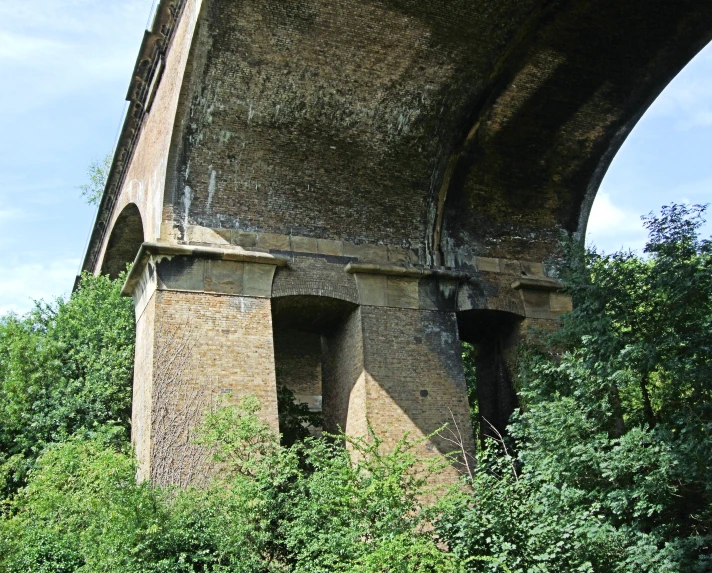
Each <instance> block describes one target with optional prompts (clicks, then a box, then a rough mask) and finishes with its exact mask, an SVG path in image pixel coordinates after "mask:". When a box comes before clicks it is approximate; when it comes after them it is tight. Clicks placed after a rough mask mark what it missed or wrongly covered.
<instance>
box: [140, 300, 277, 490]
mask: <svg viewBox="0 0 712 573" xmlns="http://www.w3.org/2000/svg"><path fill="white" fill-rule="evenodd" d="M154 298H155V301H154V302H153V304H152V305H150V307H152V306H153V307H155V311H154V313H155V319H154V321H155V322H154V325H153V332H152V334H153V338H152V339H151V338H150V337H142V338H141V339H139V340H138V341H137V342H138V345H137V353H139V352H141V353H143V352H146V351H145V350H143V349H142V348H141V347H142V346H143V345H145V344H146V343H148V344H152V345H153V349H152V353H153V362H152V365H151V366H152V370H153V372H152V376H150V375H149V376H150V377H151V378H152V381H151V386H150V391H149V392H145V391H144V394H143V396H144V400H145V399H146V398H145V396H146V394H147V393H150V415H151V425H150V426H151V427H150V429H151V431H150V435H149V436H148V437H147V438H146V436H145V435H144V436H142V440H144V441H145V440H148V444H146V443H143V444H141V451H142V452H146V450H148V452H149V454H148V460H141V461H142V470H143V471H146V472H147V473H146V477H149V476H150V478H151V479H153V480H154V481H156V482H157V483H172V484H180V485H187V484H188V483H192V482H196V481H199V480H200V479H201V478H202V477H205V476H206V475H207V473H208V472H207V468H208V467H209V464H208V461H207V458H206V452H205V451H204V450H203V449H202V448H200V447H197V446H194V445H191V442H190V440H191V430H192V429H193V428H194V427H195V425H196V424H197V423H198V422H199V421H200V420H201V419H202V416H203V415H204V413H205V412H206V411H207V410H208V409H209V408H211V407H215V405H216V404H217V403H218V401H220V400H224V401H226V402H227V403H234V402H235V401H236V400H238V399H239V398H240V397H241V396H244V395H247V394H252V395H255V396H257V397H258V398H259V399H260V401H261V403H262V415H263V416H264V418H265V420H267V421H268V422H269V423H270V424H271V425H272V426H273V427H274V429H275V430H277V429H278V424H277V395H276V377H275V367H274V365H275V359H274V346H273V341H272V314H271V308H270V301H269V300H268V299H260V298H253V297H244V296H225V295H211V294H204V293H186V292H174V291H160V290H159V291H157V292H156V294H155V295H154ZM144 316H145V314H144ZM137 368H139V366H137ZM144 377H145V374H144ZM146 387H148V386H147V385H146ZM145 409H146V406H143V408H142V411H144V412H145ZM137 431H138V430H135V432H137ZM144 455H145V454H144Z"/></svg>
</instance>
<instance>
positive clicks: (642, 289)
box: [0, 206, 712, 573]
mask: <svg viewBox="0 0 712 573" xmlns="http://www.w3.org/2000/svg"><path fill="white" fill-rule="evenodd" d="M703 213H704V209H703V208H701V207H685V206H672V207H667V208H664V209H663V211H662V214H661V215H660V216H658V217H649V218H647V219H646V222H645V224H646V226H647V228H648V230H649V232H650V239H649V241H648V245H647V248H646V254H645V256H643V257H641V256H637V255H634V254H631V253H615V254H613V255H601V254H597V253H595V252H591V251H585V250H583V249H581V248H580V247H579V246H577V245H574V244H571V245H568V246H566V247H565V248H564V249H563V253H562V256H561V258H560V260H559V261H558V268H559V272H560V275H561V278H562V279H563V280H564V281H565V283H566V284H567V288H568V289H569V292H570V293H571V294H572V296H573V298H574V303H575V307H574V308H575V310H574V311H573V312H572V313H570V314H569V315H566V316H564V317H563V319H562V324H561V329H560V331H559V332H557V333H556V334H554V335H552V336H551V337H550V339H549V346H548V348H546V347H541V346H538V347H536V348H529V349H523V351H522V360H521V365H520V366H521V368H520V372H519V375H518V378H517V381H516V384H517V389H518V393H519V402H520V404H521V409H520V411H518V412H516V413H515V415H514V416H513V419H512V420H511V425H510V427H509V438H508V440H511V441H508V442H507V444H506V448H505V444H503V443H500V442H496V441H494V440H490V441H489V444H488V447H486V448H484V449H482V450H481V451H478V452H477V454H476V463H475V464H472V466H471V473H470V474H469V475H467V476H466V477H465V478H463V484H461V485H460V486H459V487H453V488H451V489H447V490H438V492H437V494H436V495H432V493H433V492H431V491H430V490H429V489H428V483H429V482H428V478H429V476H431V475H432V474H434V473H437V472H438V471H439V464H440V461H439V460H431V461H430V462H429V463H426V464H425V466H423V464H422V460H419V459H418V456H417V455H416V448H415V446H414V444H413V443H412V442H411V441H409V439H408V438H407V437H404V439H403V440H402V441H401V442H400V443H399V444H398V446H397V448H396V449H395V451H392V450H386V449H385V448H384V447H383V443H382V442H381V440H380V439H379V437H378V436H376V435H373V434H371V435H369V436H367V437H366V438H364V439H348V438H345V437H344V436H332V437H329V438H324V439H321V438H319V439H317V438H311V437H308V432H307V431H306V429H304V428H303V424H304V423H305V422H306V423H311V422H310V420H308V419H306V418H304V416H306V415H307V414H308V412H307V411H306V410H304V408H299V407H298V406H295V405H293V404H292V407H289V406H288V405H287V407H282V406H284V404H282V405H281V407H280V411H281V412H285V413H286V414H288V415H287V418H289V419H287V418H285V419H284V420H282V422H283V424H284V425H285V428H288V429H289V436H288V437H285V436H282V438H281V440H280V436H278V435H277V434H275V433H274V432H273V431H272V430H271V429H270V428H269V427H268V425H267V424H265V423H264V422H262V421H261V420H260V418H259V408H260V404H259V402H258V401H257V400H256V399H255V398H253V397H247V398H245V399H243V400H242V401H241V402H240V403H239V405H237V406H231V407H222V408H219V409H217V410H215V411H213V412H211V413H207V415H206V417H205V419H204V421H203V423H202V425H201V427H200V430H199V431H197V432H196V435H195V437H194V440H195V441H196V442H198V443H201V444H203V445H205V446H207V447H209V448H211V451H212V452H213V453H214V455H215V456H216V460H217V461H218V462H219V467H220V468H221V472H220V473H219V474H218V475H217V476H216V477H215V478H214V480H213V481H212V482H211V483H210V484H209V485H207V486H205V487H201V488H198V487H194V488H186V489H177V488H176V489H172V488H158V487H153V486H151V485H150V484H149V483H141V484H138V483H137V482H136V480H135V475H136V464H135V462H134V457H133V453H132V452H131V449H130V446H129V443H128V432H127V429H128V424H129V419H130V418H129V414H130V412H129V406H130V392H131V389H130V380H131V367H132V356H133V346H132V345H133V336H134V334H133V312H132V308H131V302H130V300H127V299H122V298H120V296H119V284H120V283H119V282H118V281H117V282H112V281H110V280H108V279H107V278H102V277H99V278H93V277H85V279H84V281H83V283H82V288H80V289H79V290H78V291H77V292H75V293H74V294H72V296H71V297H70V298H69V300H67V301H57V302H55V303H53V304H49V305H45V304H40V305H38V306H37V308H36V309H35V310H34V311H33V312H31V313H30V314H28V315H27V316H25V317H17V316H6V317H4V318H3V319H1V320H0V392H2V396H1V398H2V400H1V401H0V409H1V412H0V415H1V417H0V420H2V422H0V424H1V426H0V455H1V456H2V458H1V459H2V474H1V479H2V483H0V485H2V487H3V490H2V496H3V501H2V506H1V512H2V514H1V516H0V571H7V572H20V571H22V572H24V571H38V572H65V571H66V572H70V571H81V572H99V571H129V572H131V571H136V572H143V571H145V572H153V571H155V572H159V571H166V572H168V571H171V572H173V571H178V572H180V571H185V572H228V571H235V572H248V571H249V572H278V571H284V572H286V571H293V572H299V573H302V572H303V573H316V572H330V571H344V572H346V571H349V572H351V571H356V572H372V573H376V572H400V571H403V572H406V571H408V572H410V571H417V572H441V571H442V572H446V573H447V572H476V571H488V572H489V571H491V572H495V571H499V572H503V571H512V572H518V573H524V572H571V571H591V572H604V573H608V572H610V573H614V572H626V573H627V572H640V573H643V572H666V573H667V572H680V573H683V572H684V573H687V572H693V573H694V572H705V571H711V570H712V466H710V463H709V460H710V457H711V454H712V437H711V436H712V401H711V400H710V398H711V396H710V393H711V392H712V352H710V350H711V349H712V243H710V242H709V241H705V240H701V239H700V238H699V237H698V231H699V228H700V224H701V221H702V215H703ZM464 352H465V354H466V356H465V365H466V371H467V373H468V377H469V384H470V387H471V388H472V389H473V392H472V396H473V397H474V396H475V392H474V384H475V381H474V368H473V367H472V364H473V362H472V360H471V349H469V348H465V349H464ZM280 400H281V402H282V403H287V402H289V401H292V403H293V398H292V397H291V396H289V395H288V393H287V392H285V391H283V392H282V393H281V395H280ZM290 408H291V409H290ZM473 416H474V417H475V419H476V416H477V412H476V404H475V409H473ZM283 417H284V415H283ZM288 422H289V423H288ZM314 422H315V425H316V423H318V421H316V420H314ZM300 428H301V429H300ZM353 452H356V453H357V455H351V454H352V453H353Z"/></svg>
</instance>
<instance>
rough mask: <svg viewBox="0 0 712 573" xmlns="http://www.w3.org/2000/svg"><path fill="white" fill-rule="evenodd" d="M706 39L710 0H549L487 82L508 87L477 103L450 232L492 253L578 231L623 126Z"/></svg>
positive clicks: (452, 196) (519, 253) (512, 252)
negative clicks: (536, 74)
mask: <svg viewBox="0 0 712 573" xmlns="http://www.w3.org/2000/svg"><path fill="white" fill-rule="evenodd" d="M711 37H712V3H709V2H697V1H684V0H683V1H676V2H670V1H669V0H635V1H627V2H620V1H614V0H600V1H593V2H569V3H562V2H553V3H551V4H550V6H549V8H548V11H547V17H545V18H542V21H541V25H540V26H537V27H535V28H533V29H531V30H530V32H529V33H528V35H527V36H525V37H524V38H522V39H521V41H520V42H519V44H518V45H517V46H516V47H515V48H514V49H513V50H512V51H511V52H510V54H509V55H508V57H507V58H506V61H505V63H504V64H503V66H502V68H501V70H500V72H499V74H498V76H497V77H495V78H493V80H492V84H493V85H495V86H501V87H499V88H498V89H495V90H492V91H491V95H490V97H489V100H488V101H486V102H485V103H484V104H483V105H482V107H481V109H480V113H479V115H478V117H477V121H480V122H481V126H480V128H479V130H478V132H477V136H476V137H475V139H474V141H473V142H472V145H471V146H470V147H469V149H467V150H466V152H465V156H464V157H463V158H462V159H461V161H460V164H459V166H458V169H457V171H456V173H455V175H454V177H453V180H452V184H451V187H450V190H449V193H448V199H447V201H448V202H447V208H446V213H445V231H446V234H448V235H449V236H450V237H452V238H454V239H455V241H456V242H457V243H461V242H465V243H470V244H477V245H478V246H479V245H483V246H490V247H492V248H493V249H494V250H499V251H501V252H496V253H495V252H493V253H492V254H493V255H495V256H509V257H512V258H515V257H525V253H527V252H536V251H541V253H538V252H537V253H536V254H537V255H541V256H540V257H539V258H542V257H543V256H546V251H547V250H549V247H548V246H547V245H546V244H543V245H537V244H536V243H539V242H541V243H551V242H553V241H555V240H556V238H557V233H556V230H557V227H558V228H560V229H564V230H566V231H569V232H574V231H576V230H577V228H578V225H579V219H580V215H581V213H582V209H587V208H588V207H587V206H586V205H587V204H589V203H587V202H586V199H587V194H588V193H590V192H591V190H593V192H595V190H596V189H597V188H598V185H599V184H600V181H601V179H602V178H603V175H604V174H605V171H606V169H607V167H608V165H609V164H610V161H611V160H612V158H613V156H614V154H615V151H616V150H617V149H618V147H619V146H620V145H621V144H622V142H623V141H624V139H625V135H626V134H627V133H628V132H629V130H630V129H631V128H632V126H633V125H634V124H635V123H636V122H637V120H638V119H639V118H640V117H641V116H642V114H643V112H644V111H645V110H646V109H647V107H648V106H649V105H650V104H651V103H652V101H654V99H655V98H656V97H657V96H658V95H659V93H660V92H661V91H662V90H663V89H664V87H665V86H666V85H667V84H668V83H669V82H670V80H672V78H673V77H674V76H675V75H676V74H677V73H678V72H679V71H680V70H681V69H682V68H683V67H684V66H685V64H686V63H687V62H689V60H690V59H691V58H692V57H693V56H694V55H695V54H696V53H697V52H698V51H699V50H700V49H702V47H704V45H705V44H706V43H707V42H708V41H709V40H710V38H711ZM549 57H552V58H560V61H558V63H555V62H554V60H552V61H551V65H552V67H554V69H553V71H550V72H548V75H547V76H546V77H542V78H541V80H540V81H538V80H537V81H536V82H535V84H534V85H518V84H517V82H518V81H522V79H521V77H520V76H519V75H518V74H519V72H520V71H521V70H523V69H524V68H526V67H527V66H528V65H531V64H533V63H536V64H537V65H541V63H542V61H546V59H547V58H549ZM529 80H530V81H531V78H529ZM522 89H530V90H533V91H532V92H531V93H530V94H528V96H527V97H526V100H524V101H523V102H522V101H519V100H516V99H515V101H517V109H516V112H514V114H512V115H508V112H509V109H508V107H507V105H506V104H505V105H504V108H501V109H500V108H498V105H501V104H502V101H501V100H500V98H501V97H502V96H503V95H505V93H506V96H507V97H514V96H513V95H512V94H514V95H516V93H517V90H522ZM584 106H585V107H586V113H585V114H581V115H579V116H577V117H575V116H576V114H577V113H578V112H579V111H580V110H581V109H582V108H584ZM502 109H503V110H504V113H503V112H502ZM574 118H575V121H574ZM584 214H587V213H584ZM533 235H535V236H536V238H535V237H534V236H533ZM512 237H517V238H516V239H514V238H512ZM498 238H505V240H504V241H502V242H500V241H498V240H497V239H498ZM534 238H535V240H534V241H532V239H534ZM534 259H536V257H534Z"/></svg>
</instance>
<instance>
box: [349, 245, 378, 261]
mask: <svg viewBox="0 0 712 573" xmlns="http://www.w3.org/2000/svg"><path fill="white" fill-rule="evenodd" d="M344 256H346V257H354V258H356V259H358V260H359V261H360V262H363V263H387V262H388V247H386V246H383V245H355V244H353V243H346V242H345V243H344Z"/></svg>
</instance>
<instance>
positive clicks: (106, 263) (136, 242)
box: [101, 203, 144, 279]
mask: <svg viewBox="0 0 712 573" xmlns="http://www.w3.org/2000/svg"><path fill="white" fill-rule="evenodd" d="M143 241H144V232H143V220H142V219H141V213H140V211H139V210H138V207H137V206H136V205H135V204H134V203H129V204H128V205H127V206H126V207H124V210H123V211H121V214H120V215H119V216H118V217H117V219H116V222H115V223H114V227H113V229H112V230H111V236H110V237H109V242H108V244H107V246H106V252H105V253H104V260H103V261H102V265H101V274H103V275H109V277H111V278H112V279H116V278H118V276H119V275H120V274H121V272H122V271H125V270H126V265H128V264H130V263H132V262H133V261H134V259H135V258H136V255H137V254H138V251H139V249H140V248H141V245H142V244H143Z"/></svg>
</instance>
